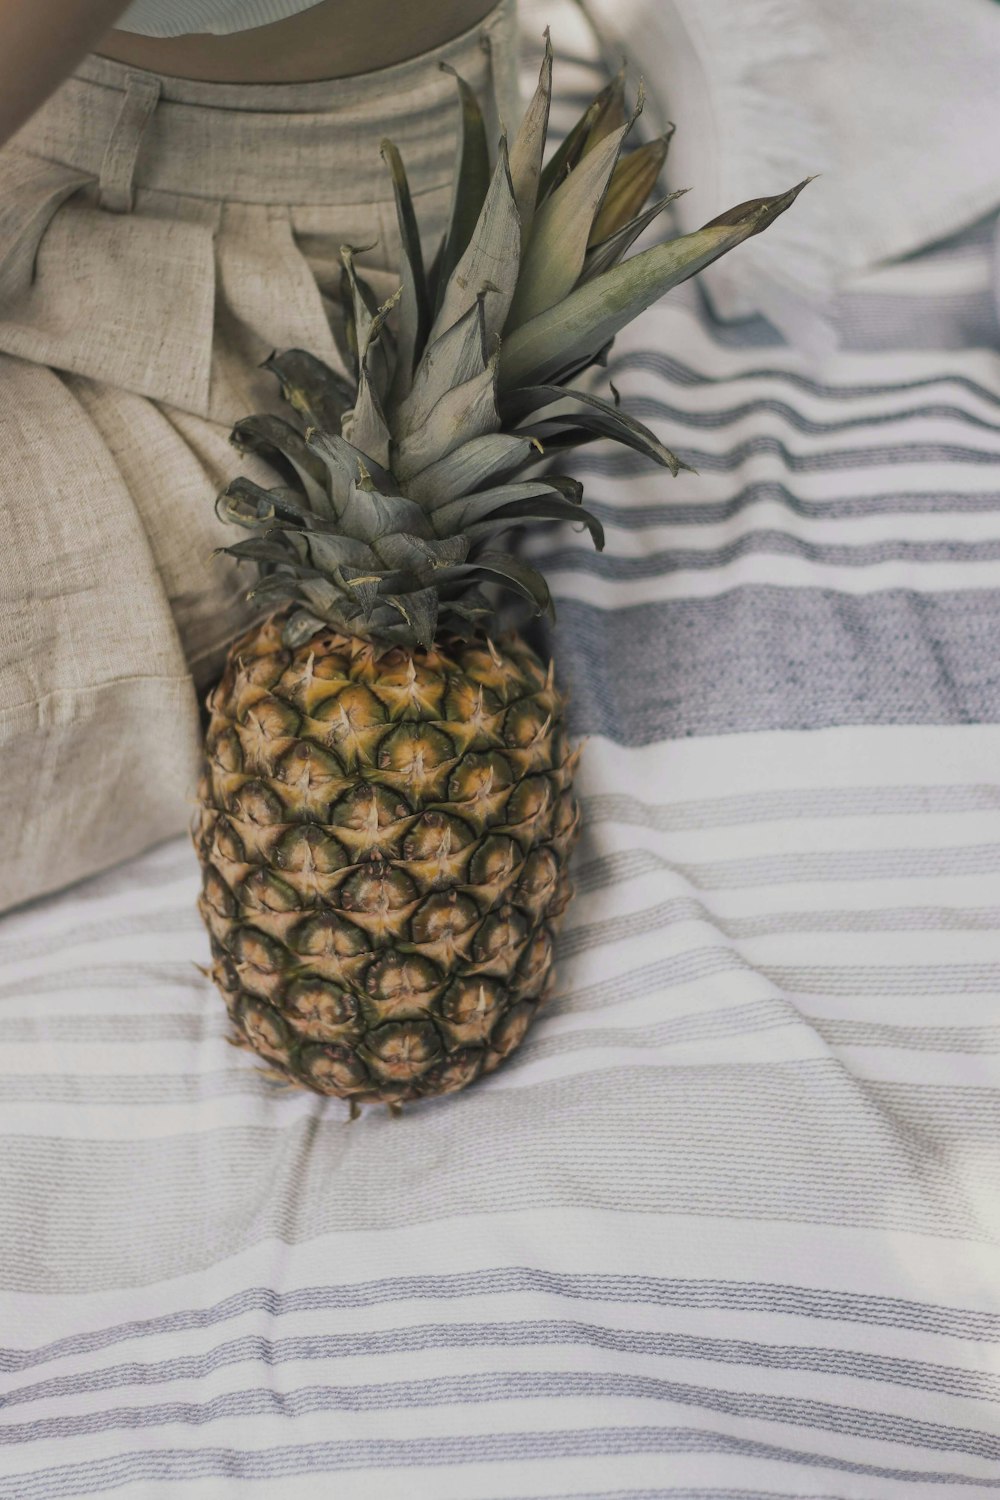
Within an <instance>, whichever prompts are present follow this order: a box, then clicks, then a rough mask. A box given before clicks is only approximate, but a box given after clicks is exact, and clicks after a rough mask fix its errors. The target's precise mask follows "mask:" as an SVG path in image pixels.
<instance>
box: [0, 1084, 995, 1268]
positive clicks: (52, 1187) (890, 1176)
mask: <svg viewBox="0 0 1000 1500" xmlns="http://www.w3.org/2000/svg"><path fill="white" fill-rule="evenodd" d="M947 1092H948V1093H950V1094H952V1095H953V1096H954V1100H953V1106H952V1108H953V1113H952V1115H950V1116H949V1115H947V1114H945V1113H942V1111H941V1109H940V1108H939V1107H937V1105H936V1101H937V1100H939V1099H940V1092H938V1093H935V1090H933V1089H931V1088H929V1087H926V1086H919V1085H912V1086H910V1085H908V1086H907V1088H906V1090H905V1095H904V1094H900V1093H899V1092H896V1093H895V1094H892V1095H887V1094H885V1092H884V1091H879V1090H877V1089H876V1088H875V1087H874V1086H873V1085H870V1084H866V1083H865V1082H863V1081H862V1080H859V1079H857V1078H854V1077H852V1076H851V1075H850V1074H849V1073H847V1072H846V1070H845V1069H844V1068H843V1066H842V1065H841V1063H840V1062H839V1060H837V1059H832V1058H830V1059H828V1058H819V1059H813V1060H809V1061H802V1060H800V1061H796V1062H781V1063H748V1064H731V1063H725V1064H723V1063H719V1064H715V1065H712V1066H690V1065H682V1064H678V1063H677V1062H673V1063H671V1064H670V1065H669V1066H663V1065H661V1064H659V1063H652V1062H648V1063H646V1064H645V1065H638V1066H635V1067H620V1066H616V1067H608V1066H606V1065H602V1066H601V1068H600V1070H599V1071H590V1072H583V1073H574V1074H572V1075H571V1076H568V1077H560V1078H548V1079H545V1080H544V1081H542V1082H539V1083H536V1084H532V1083H530V1082H524V1083H521V1084H519V1085H517V1086H508V1087H498V1088H492V1089H482V1090H477V1091H476V1093H475V1095H474V1096H473V1097H467V1096H464V1095H461V1094H458V1095H454V1096H449V1097H446V1098H444V1099H439V1100H428V1101H426V1102H425V1103H423V1104H420V1105H417V1106H414V1108H413V1110H412V1111H411V1113H412V1114H413V1115H417V1114H418V1113H419V1116H420V1128H419V1129H414V1130H413V1131H408V1130H407V1128H406V1125H405V1116H404V1123H403V1124H402V1125H401V1124H400V1122H399V1121H396V1120H392V1119H389V1118H387V1117H386V1116H384V1115H382V1114H381V1113H378V1112H375V1113H372V1112H369V1113H366V1114H365V1116H364V1117H363V1121H362V1123H361V1124H360V1125H359V1126H353V1125H349V1124H348V1122H347V1118H346V1108H345V1109H344V1113H343V1114H340V1112H339V1110H338V1112H337V1114H334V1110H333V1101H324V1100H321V1099H320V1098H318V1097H317V1098H315V1099H313V1098H312V1097H311V1096H309V1097H308V1098H307V1097H306V1096H305V1095H303V1096H301V1098H300V1099H299V1100H298V1103H299V1106H300V1108H299V1110H297V1112H296V1115H295V1118H294V1119H287V1118H286V1120H285V1123H284V1124H283V1125H282V1126H281V1127H274V1126H271V1127H267V1126H264V1125H245V1126H240V1127H235V1126H233V1127H229V1126H227V1127H219V1128H217V1129H215V1130H212V1131H207V1132H198V1131H193V1132H191V1133H189V1134H185V1135H173V1136H165V1137H162V1138H157V1139H140V1140H133V1141H109V1140H97V1139H90V1140H72V1139H61V1140H60V1139H46V1138H36V1139H31V1138H27V1137H11V1138H10V1140H9V1142H8V1145H7V1148H6V1150H5V1152H4V1155H3V1158H2V1160H0V1188H2V1199H0V1201H3V1202H4V1204H5V1210H6V1219H7V1222H8V1225H9V1229H8V1235H7V1246H6V1252H5V1255H4V1257H3V1260H2V1263H0V1284H2V1285H3V1286H5V1287H8V1288H11V1289H21V1290H24V1291H33V1292H50V1293H55V1292H59V1293H71V1292H78V1291H89V1292H95V1291H98V1290H102V1289H104V1288H108V1287H115V1288H117V1289H121V1288H122V1287H124V1286H135V1285H145V1284H148V1283H150V1282H154V1281H160V1280H165V1279H168V1278H176V1277H179V1276H182V1275H186V1274H191V1273H194V1272H196V1271H199V1270H202V1269H204V1268H205V1267H206V1266H209V1265H215V1264H218V1263H219V1262H220V1261H222V1260H224V1259H226V1258H227V1257H229V1256H231V1255H233V1254H235V1253H237V1252H239V1251H244V1252H245V1251H246V1250H247V1249H249V1248H250V1247H251V1246H252V1245H255V1244H260V1243H262V1242H264V1241H268V1240H279V1241H282V1242H285V1243H289V1244H294V1243H298V1242H300V1241H309V1240H312V1239H315V1238H318V1237H320V1236H322V1235H325V1234H330V1233H335V1232H339V1233H349V1232H353V1231H359V1230H377V1229H381V1228H397V1227H401V1226H403V1225H407V1226H413V1225H419V1224H422V1223H432V1222H437V1223H447V1222H449V1221H451V1220H455V1219H458V1218H461V1217H463V1216H467V1215H479V1214H490V1213H497V1214H500V1213H510V1212H512V1211H517V1210H521V1211H530V1210H532V1209H535V1208H544V1209H545V1210H546V1211H548V1212H552V1211H554V1210H557V1209H558V1208H560V1207H566V1208H577V1209H579V1208H585V1207H588V1206H593V1207H600V1208H601V1209H603V1210H606V1211H608V1212H623V1213H636V1214H653V1215H657V1216H662V1215H670V1216H673V1215H677V1214H684V1213H691V1214H705V1215H709V1216H718V1215H721V1216H723V1217H725V1218H726V1219H727V1220H738V1219H742V1218H750V1219H755V1218H764V1219H771V1220H774V1219H784V1220H787V1221H789V1222H793V1223H810V1224H836V1225H841V1226H844V1227H848V1226H855V1227H867V1228H870V1229H874V1228H882V1229H895V1230H899V1231H909V1232H916V1233H925V1234H937V1235H942V1236H944V1237H946V1238H948V1239H949V1240H971V1241H987V1242H988V1241H991V1240H992V1238H993V1236H994V1226H992V1225H991V1224H990V1223H989V1222H988V1219H989V1216H990V1214H991V1213H992V1203H993V1201H994V1200H993V1198H991V1197H990V1196H989V1195H980V1196H976V1197H973V1195H970V1194H969V1193H968V1191H967V1188H966V1183H965V1178H964V1174H963V1173H960V1172H956V1170H955V1164H954V1160H953V1156H954V1154H955V1153H956V1152H960V1151H961V1150H963V1149H964V1144H963V1143H964V1142H965V1140H966V1138H967V1137H969V1136H970V1132H973V1133H975V1132H976V1131H978V1129H979V1122H980V1121H984V1122H985V1121H987V1120H988V1118H989V1111H988V1110H986V1109H985V1107H984V1106H985V1104H986V1102H987V1101H986V1100H985V1099H984V1097H983V1095H984V1093H985V1091H983V1090H959V1089H954V1090H949V1091H947ZM904 1097H910V1098H912V1101H913V1104H912V1115H913V1117H914V1118H916V1119H918V1120H920V1119H922V1116H923V1115H927V1118H926V1119H922V1123H921V1124H920V1126H919V1129H917V1130H914V1129H913V1128H912V1127H911V1126H910V1125H909V1124H908V1123H907V1124H906V1126H905V1127H904V1126H903V1125H902V1124H901V1114H902V1110H903V1100H904ZM932 1104H934V1105H935V1108H934V1109H933V1110H931V1109H930V1108H929V1106H930V1105H932ZM444 1114H446V1115H447V1121H448V1135H449V1139H450V1140H452V1141H455V1140H462V1141H463V1143H464V1149H463V1150H462V1151H460V1152H456V1151H454V1150H450V1151H448V1152H442V1153H431V1157H430V1158H429V1157H428V1151H427V1141H428V1139H429V1138H431V1137H433V1134H434V1132H435V1130H436V1129H437V1128H438V1126H436V1125H435V1118H436V1117H438V1125H439V1126H440V1125H441V1124H442V1123H443V1115H444ZM699 1118H700V1119H704V1120H708V1121H710V1122H711V1126H710V1128H709V1129H706V1130H705V1131H704V1132H702V1133H700V1134H694V1133H693V1132H692V1127H691V1122H692V1120H694V1119H699ZM637 1120H641V1121H642V1122H643V1128H642V1132H641V1134H638V1135H637V1134H636V1131H635V1122H636V1121H637ZM789 1121H792V1122H794V1128H793V1129H789ZM542 1130H543V1131H544V1135H545V1139H546V1150H545V1151H544V1152H542V1153H539V1152H537V1151H535V1150H534V1149H533V1146H532V1143H533V1142H537V1139H538V1132H539V1131H542ZM428 1132H430V1136H429V1135H428ZM625 1138H629V1139H631V1140H632V1141H633V1142H634V1143H635V1149H634V1150H633V1151H631V1152H628V1153H624V1154H623V1153H622V1152H621V1151H620V1150H619V1149H618V1146H617V1143H618V1142H619V1141H621V1140H622V1139H625ZM984 1180H985V1179H984ZM95 1190H99V1192H100V1201H101V1205H102V1212H101V1218H100V1221H99V1223H98V1225H97V1227H96V1229H95V1231H94V1233H93V1235H92V1236H84V1235H82V1234H81V1232H80V1225H81V1224H85V1223H87V1222H93V1221H92V1220H90V1221H88V1216H87V1215H88V1210H89V1209H90V1206H91V1204H92V1202H93V1195H94V1192H95ZM39 1224H43V1225H44V1226H45V1233H44V1238H43V1240H42V1241H41V1242H40V1241H39V1235H38V1225H39Z"/></svg>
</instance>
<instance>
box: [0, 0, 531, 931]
mask: <svg viewBox="0 0 1000 1500" xmlns="http://www.w3.org/2000/svg"><path fill="white" fill-rule="evenodd" d="M516 50H517V49H516V15H515V9H514V0H502V3H501V4H500V5H499V6H498V7H497V9H496V10H495V11H493V12H492V13H491V14H490V15H489V16H488V17H487V19H486V21H485V22H483V23H482V24H481V25H480V26H477V27H476V28H475V29H474V30H473V31H471V32H469V33H467V34H466V35H465V36H463V37H460V38H458V39H457V40H456V41H454V42H452V43H449V44H448V45H446V46H445V47H442V48H440V49H437V50H435V51H434V52H433V53H428V54H426V55H424V56H422V57H420V58H417V59H414V60H412V61H410V62H407V63H403V64H400V65H398V66H395V67H392V68H387V69H384V70H382V71H380V72H378V73H374V74H369V75H366V76H364V77H359V78H353V79H344V80H336V81H331V82H328V83H309V84H297V85H253V86H242V85H232V84H202V83H198V84H194V83H188V82H184V81H182V80H178V79H171V78H166V77H159V76H157V75H154V74H150V73H137V72H135V71H133V70H130V69H126V68H124V67H122V66H120V65H119V64H116V63H111V62H108V61H107V60H105V59H102V58H96V57H91V58H89V59H87V60H86V61H85V62H84V63H83V65H82V66H81V67H80V68H79V70H78V71H77V73H76V74H75V75H74V76H73V77H72V78H71V79H69V80H68V81H67V82H66V83H65V84H64V85H63V86H62V87H61V88H60V89H59V90H58V92H57V93H56V94H55V95H54V96H53V97H52V98H51V99H50V100H49V101H48V103H47V104H46V105H45V106H44V107H43V108H42V109H41V110H40V111H39V112H38V114H37V115H35V116H34V117H33V119H32V120H31V121H29V123H28V125H27V126H26V127H25V128H24V129H23V130H22V131H21V132H20V133H19V134H18V136H17V137H16V138H15V139H14V141H13V142H12V143H11V144H10V145H9V146H7V147H6V148H5V149H4V150H3V151H2V152H0V514H2V524H3V537H4V545H3V548H2V549H0V810H2V813H3V828H4V832H5V847H4V858H3V860H2V861H0V910H3V909H5V908H7V907H9V906H11V905H14V904H17V903H19V902H22V901H25V900H28V899H29V898H31V897H33V896H36V895H39V894H41V893H43V892H46V891H50V890H53V889H56V888H58V887H60V886H62V885H65V884H67V883H69V882H71V881H74V880H77V879H80V878H81V877H83V876H86V875H89V874H92V873H94V872H95V871H97V870H100V869H102V868H105V867H107V866H108V865H110V864H112V863H114V862H116V861H117V860H120V859H123V858H125V857H127V856H129V855H131V854H134V853H136V852H138V851H139V850H141V849H143V848H146V847H147V846H149V845H150V844H153V843H155V842H157V841H158V840H160V839H162V838H165V837H167V836H169V835H172V834H174V833H177V832H179V831H181V830H183V829H184V828H185V827H186V826H187V824H188V821H189V817H190V811H191V802H192V798H193V795H194V789H195V784H196V781H197V774H198V762H199V754H200V739H201V725H200V714H199V702H200V700H201V699H202V698H203V697H204V693H205V691H206V690H207V689H208V688H209V687H210V686H211V684H212V682H213V680H214V679H215V677H216V675H217V674H218V671H219V669H220V666H221V661H222V657H223V654H224V651H225V647H226V645H227V643H228V641H229V640H231V639H232V637H233V636H234V635H235V634H236V633H237V632H238V631H239V629H240V628H241V626H242V624H243V623H244V621H245V620H246V619H247V618H248V613H247V611H248V606H246V605H245V603H244V602H243V600H242V594H243V592H244V591H245V589H246V588H247V587H248V585H249V582H250V579H249V577H248V576H247V574H246V571H245V569H241V568H240V565H239V564H237V563H235V562H234V561H233V560H232V559H229V558H222V557H213V556H212V549H213V548H214V547H216V546H218V545H219V544H220V543H221V542H223V541H224V540H225V539H226V536H227V531H226V529H225V528H224V527H222V526H221V524H220V523H219V522H218V521H217V520H216V519H215V516H214V511H213V501H214V498H215V495H216V493H217V491H218V490H219V488H220V487H221V486H222V485H223V484H225V483H226V481H227V480H228V479H229V478H230V477H231V476H232V475H233V474H234V473H235V472H236V471H237V469H244V470H247V469H250V468H251V467H252V466H251V465H249V464H248V462H247V461H246V460H241V459H240V458H239V456H238V455H237V454H236V453H235V451H234V450H233V449H232V448H231V447H230V446H229V443H228V441H227V439H228V433H229V429H230V427H231V425H232V423H233V422H234V421H236V420H237V419H238V418H239V417H241V416H243V415H245V414H246V413H248V412H250V411H254V410H264V409H271V410H279V409H280V402H279V401H278V400H277V396H276V390H275V385H274V382H273V379H272V377H270V376H268V375H267V374H266V372H264V371H262V370H260V368H259V366H260V362H261V360H262V359H264V358H266V356H267V355H268V354H269V353H270V352H271V351H272V350H273V349H276V348H286V347H292V346H301V347H306V348H309V349H311V350H312V351H313V352H314V353H316V354H318V355H320V356H321V357H322V358H324V359H326V360H328V361H330V362H331V363H334V364H337V365H338V366H339V365H340V364H341V361H340V358H339V355H338V352H337V345H336V342H335V338H334V334H333V331H332V329H333V328H334V327H335V326H336V322H337V319H338V317H339V301H338V293H339V273H340V262H339V248H340V246H341V245H342V244H345V243H347V244H352V245H355V246H358V247H366V249H365V253H364V254H363V255H362V256H361V257H360V259H361V263H362V265H364V266H365V267H366V269H367V270H368V272H369V274H370V276H371V278H372V280H373V281H374V282H375V284H376V285H377V287H378V288H379V290H381V291H388V290H389V289H391V287H392V285H393V284H394V282H393V277H394V268H395V265H396V243H397V242H396V229H395V210H394V206H393V202H392V197H391V189H390V186H389V180H388V174H387V172H386V169H385V166H384V164H383V162H382V161H381V158H380V155H379V143H380V141H381V139H382V138H383V136H386V135H388V136H390V137H391V138H392V139H393V140H394V141H395V142H396V143H397V145H398V146H399V147H400V150H401V151H402V153H403V157H404V160H405V162H406V164H407V168H408V171H409V174H410V179H411V184H412V187H413V190H414V196H415V204H416V209H417V213H418V217H419V219H420V221H421V224H422V226H423V229H424V230H425V232H426V234H427V235H437V234H438V233H439V232H440V230H441V228H442V227H443V222H444V216H445V213H446V210H447V203H448V196H449V187H448V183H449V179H450V176H451V171H452V166H453V161H454V150H455V125H456V87H455V81H454V79H453V78H452V77H451V76H450V75H449V74H448V72H447V71H444V70H443V69H442V68H441V66H440V65H441V63H447V64H449V65H450V66H451V67H453V68H455V69H457V70H458V71H459V72H460V73H461V74H462V76H463V77H465V78H467V79H468V80H469V82H470V83H471V84H472V85H473V87H474V88H475V89H476V91H477V93H478V94H479V96H480V98H481V99H482V100H483V102H484V105H485V106H486V108H487V116H488V119H489V121H490V123H491V126H492V128H493V130H494V131H498V130H499V127H500V125H501V123H504V122H506V121H511V122H513V121H514V119H515V117H516V114H517V111H518V108H519V105H518V99H517V75H516V63H517V58H516ZM367 247H370V248H367Z"/></svg>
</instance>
